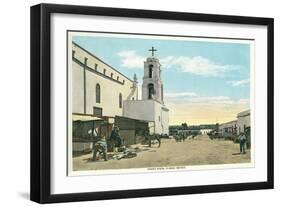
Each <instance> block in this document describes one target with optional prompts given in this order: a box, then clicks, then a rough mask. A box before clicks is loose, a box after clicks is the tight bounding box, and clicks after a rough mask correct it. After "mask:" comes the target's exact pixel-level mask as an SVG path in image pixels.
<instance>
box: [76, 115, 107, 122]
mask: <svg viewBox="0 0 281 207" xmlns="http://www.w3.org/2000/svg"><path fill="white" fill-rule="evenodd" d="M98 120H100V121H103V119H101V118H99V117H96V116H92V115H87V114H72V121H98Z"/></svg>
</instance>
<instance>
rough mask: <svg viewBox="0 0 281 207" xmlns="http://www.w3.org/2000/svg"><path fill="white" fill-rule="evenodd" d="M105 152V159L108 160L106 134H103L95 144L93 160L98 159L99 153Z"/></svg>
mask: <svg viewBox="0 0 281 207" xmlns="http://www.w3.org/2000/svg"><path fill="white" fill-rule="evenodd" d="M98 152H99V154H103V159H104V161H107V143H106V139H105V135H104V134H102V135H101V138H100V139H99V140H98V141H97V142H95V143H94V146H93V160H94V161H96V157H97V153H98Z"/></svg>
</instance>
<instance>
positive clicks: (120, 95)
mask: <svg viewBox="0 0 281 207" xmlns="http://www.w3.org/2000/svg"><path fill="white" fill-rule="evenodd" d="M119 108H122V94H121V93H119Z"/></svg>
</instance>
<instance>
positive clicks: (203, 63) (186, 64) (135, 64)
mask: <svg viewBox="0 0 281 207" xmlns="http://www.w3.org/2000/svg"><path fill="white" fill-rule="evenodd" d="M118 56H119V57H121V62H122V66H124V67H127V68H139V69H143V62H144V61H145V57H143V56H141V55H138V54H137V53H136V51H135V50H124V51H120V52H119V53H118ZM160 63H161V64H162V66H163V67H162V68H164V69H165V68H167V69H176V70H179V71H181V72H186V73H191V74H195V75H200V76H224V74H225V73H227V72H229V71H233V70H237V69H239V68H241V66H239V65H223V64H218V63H215V62H214V61H212V60H210V59H208V58H205V57H202V56H195V57H189V56H179V57H174V56H167V57H165V58H162V59H160Z"/></svg>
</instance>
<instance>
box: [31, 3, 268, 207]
mask: <svg viewBox="0 0 281 207" xmlns="http://www.w3.org/2000/svg"><path fill="white" fill-rule="evenodd" d="M268 188H273V19H271V18H261V17H241V16H226V15H210V14H195V13H180V12H168V11H152V10H151V11H150V10H133V9H120V8H103V7H85V6H71V5H54V4H40V5H36V6H33V7H31V200H33V201H36V202H39V203H51V202H68V201H83V200H100V199H117V198H131V197H144V196H161V195H178V194H193V193H208V192H222V191H237V190H254V189H268Z"/></svg>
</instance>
